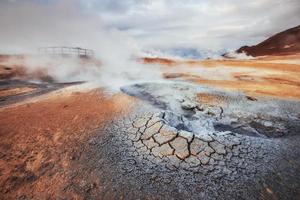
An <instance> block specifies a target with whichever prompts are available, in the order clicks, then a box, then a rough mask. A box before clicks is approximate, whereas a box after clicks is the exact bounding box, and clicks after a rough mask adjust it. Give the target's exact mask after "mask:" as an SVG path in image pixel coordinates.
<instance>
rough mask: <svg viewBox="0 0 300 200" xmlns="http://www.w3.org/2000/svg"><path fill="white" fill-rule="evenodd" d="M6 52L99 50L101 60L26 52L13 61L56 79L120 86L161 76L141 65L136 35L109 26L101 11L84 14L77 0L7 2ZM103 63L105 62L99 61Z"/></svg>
mask: <svg viewBox="0 0 300 200" xmlns="http://www.w3.org/2000/svg"><path fill="white" fill-rule="evenodd" d="M0 26H1V29H0V35H1V37H0V43H1V47H0V54H31V55H32V54H36V53H37V52H36V50H37V49H38V48H39V47H48V46H71V47H82V48H88V49H93V50H94V51H95V60H98V61H97V62H90V61H88V60H86V61H83V60H82V59H78V58H57V57H55V58H53V57H47V56H36V55H35V56H25V57H24V59H22V60H20V59H17V60H10V61H9V62H10V63H11V64H17V65H23V66H25V67H26V68H27V70H28V71H29V72H31V71H37V70H38V71H42V72H43V73H44V72H46V73H47V74H48V75H50V76H51V77H53V78H54V79H55V80H56V81H60V82H67V81H92V82H95V83H98V84H100V85H101V86H109V87H110V88H113V89H116V88H118V87H119V86H121V85H124V84H127V83H131V82H135V81H140V80H152V79H154V78H159V74H157V73H155V72H154V71H156V70H153V69H149V67H150V66H149V65H147V66H145V65H143V64H142V63H138V62H137V61H136V60H135V59H134V56H139V55H140V51H139V48H138V46H137V45H136V43H135V41H134V39H133V38H131V37H129V36H127V35H125V34H124V33H122V32H120V31H118V30H116V29H110V28H107V27H104V26H103V23H102V22H101V18H100V17H98V16H97V15H96V14H92V13H89V14H87V13H82V12H81V11H80V9H78V8H76V6H74V5H73V4H72V2H71V1H65V2H64V3H61V2H57V3H56V4H50V5H47V6H45V5H41V4H36V3H30V2H27V1H26V2H17V3H11V2H6V3H2V4H1V7H0ZM99 61H100V62H99Z"/></svg>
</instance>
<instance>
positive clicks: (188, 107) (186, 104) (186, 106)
mask: <svg viewBox="0 0 300 200" xmlns="http://www.w3.org/2000/svg"><path fill="white" fill-rule="evenodd" d="M196 106H197V105H196V104H195V103H193V102H191V101H184V102H182V103H181V108H182V109H184V110H193V109H194V108H196Z"/></svg>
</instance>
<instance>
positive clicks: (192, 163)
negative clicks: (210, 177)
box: [185, 155, 200, 167]
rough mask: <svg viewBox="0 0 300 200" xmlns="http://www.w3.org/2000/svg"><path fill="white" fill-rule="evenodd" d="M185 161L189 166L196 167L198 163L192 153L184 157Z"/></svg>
mask: <svg viewBox="0 0 300 200" xmlns="http://www.w3.org/2000/svg"><path fill="white" fill-rule="evenodd" d="M185 162H187V163H188V164H189V165H190V166H191V167H197V166H199V165H200V160H199V159H198V158H197V157H196V156H193V155H191V156H190V157H188V158H186V159H185Z"/></svg>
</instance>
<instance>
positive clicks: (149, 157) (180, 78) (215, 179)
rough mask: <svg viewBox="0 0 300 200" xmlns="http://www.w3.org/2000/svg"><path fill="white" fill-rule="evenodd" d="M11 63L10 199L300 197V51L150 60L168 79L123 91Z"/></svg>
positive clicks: (5, 145) (4, 128)
mask: <svg viewBox="0 0 300 200" xmlns="http://www.w3.org/2000/svg"><path fill="white" fill-rule="evenodd" d="M1 59H2V63H1V62H0V65H1V66H2V68H1V69H0V77H1V78H2V80H1V82H0V100H1V101H0V106H1V107H0V137H1V138H0V141H1V142H0V148H1V151H0V152H1V153H0V188H1V189H0V199H298V197H299V196H300V181H299V177H298V176H297V174H299V166H300V160H299V158H300V151H299V148H298V146H299V142H300V136H299V130H300V126H299V124H300V101H299V100H300V93H299V91H300V64H299V62H298V61H299V59H300V58H299V56H298V55H294V56H290V57H287V56H284V57H280V56H276V57H264V58H262V57H260V58H257V59H251V60H232V59H225V60H203V61H186V60H183V61H177V60H168V59H159V58H145V59H143V62H144V63H146V64H147V65H149V66H151V65H157V66H158V67H159V69H160V70H161V73H162V75H163V77H164V81H161V82H145V83H141V82H139V83H136V84H131V85H124V86H123V87H122V88H121V91H119V92H114V93H111V92H108V91H107V90H106V88H102V87H100V86H95V85H93V84H91V85H89V83H83V82H72V83H58V82H55V81H54V82H53V80H52V79H51V77H48V78H50V79H51V81H49V80H50V79H43V77H45V76H46V77H47V73H46V74H44V73H36V72H32V73H29V74H28V73H19V72H20V71H21V72H22V71H23V72H24V70H22V66H21V67H20V66H16V65H15V63H14V64H11V65H9V64H8V62H7V60H6V59H7V57H2V58H1ZM147 65H146V66H147ZM141 66H142V65H141ZM146 66H144V67H146ZM16 71H18V73H16ZM16 74H17V75H16ZM32 77H34V79H39V80H40V81H39V82H32V81H30V80H31V78H32Z"/></svg>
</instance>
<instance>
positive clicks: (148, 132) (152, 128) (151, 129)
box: [141, 122, 162, 140]
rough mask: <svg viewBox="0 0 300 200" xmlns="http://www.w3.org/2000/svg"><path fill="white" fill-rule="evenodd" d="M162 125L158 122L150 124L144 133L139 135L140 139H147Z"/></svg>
mask: <svg viewBox="0 0 300 200" xmlns="http://www.w3.org/2000/svg"><path fill="white" fill-rule="evenodd" d="M161 127H162V124H161V123H160V122H158V123H156V124H154V125H153V126H150V127H149V128H147V129H146V130H145V132H144V134H143V135H142V136H141V139H143V140H147V139H149V138H150V137H152V136H153V135H154V134H156V133H158V131H159V129H160V128H161Z"/></svg>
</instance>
